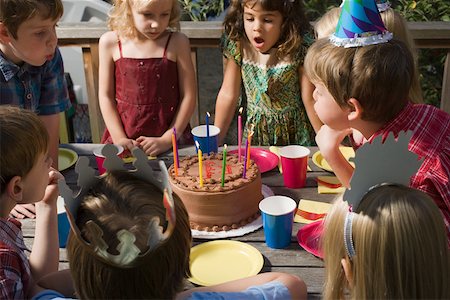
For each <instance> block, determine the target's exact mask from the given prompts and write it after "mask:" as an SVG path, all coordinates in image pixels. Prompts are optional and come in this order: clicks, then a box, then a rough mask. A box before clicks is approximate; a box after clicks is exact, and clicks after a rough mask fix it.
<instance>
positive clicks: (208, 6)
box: [178, 0, 224, 21]
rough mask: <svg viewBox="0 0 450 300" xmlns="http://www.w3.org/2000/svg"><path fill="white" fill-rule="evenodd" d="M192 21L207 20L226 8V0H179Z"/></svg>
mask: <svg viewBox="0 0 450 300" xmlns="http://www.w3.org/2000/svg"><path fill="white" fill-rule="evenodd" d="M178 2H179V3H180V5H181V9H182V10H183V11H184V12H185V13H186V14H187V15H188V16H189V17H190V19H191V20H192V21H206V20H208V17H210V16H217V15H219V14H220V13H221V12H223V10H224V0H178Z"/></svg>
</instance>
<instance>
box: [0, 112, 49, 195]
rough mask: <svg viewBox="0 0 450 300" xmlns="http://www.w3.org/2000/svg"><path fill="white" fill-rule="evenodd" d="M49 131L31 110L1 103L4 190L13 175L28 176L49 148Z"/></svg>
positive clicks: (0, 168)
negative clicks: (41, 155)
mask: <svg viewBox="0 0 450 300" xmlns="http://www.w3.org/2000/svg"><path fill="white" fill-rule="evenodd" d="M48 143H49V138H48V133H47V130H46V128H45V126H44V124H43V123H42V121H41V119H39V117H38V116H37V115H36V114H35V113H34V112H32V111H30V110H25V109H22V108H18V107H14V106H9V105H0V184H1V193H3V192H4V190H5V188H6V184H7V183H8V182H9V181H10V180H11V178H13V177H14V176H21V177H25V176H26V175H27V174H28V172H30V170H31V169H32V168H33V166H34V165H35V164H36V162H37V159H38V157H39V155H40V154H45V153H46V152H47V151H48Z"/></svg>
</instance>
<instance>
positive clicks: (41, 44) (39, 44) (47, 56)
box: [8, 14, 58, 66]
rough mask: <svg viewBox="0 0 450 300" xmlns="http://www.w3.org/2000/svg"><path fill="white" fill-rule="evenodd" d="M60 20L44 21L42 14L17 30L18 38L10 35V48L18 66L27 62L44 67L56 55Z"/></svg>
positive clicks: (24, 23) (13, 59) (27, 21)
mask: <svg viewBox="0 0 450 300" xmlns="http://www.w3.org/2000/svg"><path fill="white" fill-rule="evenodd" d="M57 21H58V20H51V19H43V18H42V16H41V14H36V15H35V16H34V17H32V18H30V19H28V20H26V21H25V22H23V23H22V24H21V25H20V26H19V28H18V30H17V38H14V37H13V36H12V35H10V40H9V41H8V42H9V46H10V47H11V51H12V53H11V54H12V56H13V57H12V61H13V62H14V63H16V64H19V63H21V62H26V63H28V64H30V65H32V66H42V65H43V64H44V63H45V62H46V61H47V60H51V59H52V58H53V55H54V54H55V49H56V45H57V43H58V39H57V37H56V31H55V27H56V23H57Z"/></svg>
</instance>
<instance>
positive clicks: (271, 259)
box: [22, 144, 336, 298]
mask: <svg viewBox="0 0 450 300" xmlns="http://www.w3.org/2000/svg"><path fill="white" fill-rule="evenodd" d="M61 147H64V148H69V149H72V150H74V151H75V152H77V154H78V155H83V156H88V157H89V159H90V162H91V166H92V167H94V166H95V167H96V163H95V157H94V156H93V154H92V150H93V149H95V148H96V147H99V145H98V144H64V145H61ZM231 149H233V147H230V150H231ZM179 151H180V152H179V153H180V157H183V156H186V155H193V154H195V152H194V148H193V147H188V148H181V149H180V150H179ZM316 151H317V148H316V147H311V155H312V154H313V153H314V152H316ZM161 159H163V160H164V161H165V162H166V164H167V165H170V164H172V156H171V154H168V155H164V156H161ZM150 164H155V168H157V167H156V164H157V162H156V160H155V161H150ZM309 166H310V168H311V169H312V171H311V172H308V175H307V183H306V187H305V188H301V189H290V188H286V187H284V185H283V177H282V175H281V174H280V173H279V172H278V168H275V169H273V170H271V171H268V172H266V173H264V174H262V182H263V184H265V185H267V186H269V187H270V188H271V189H272V191H273V192H274V193H275V195H285V196H289V197H291V198H293V199H294V200H295V201H297V203H298V201H299V200H300V199H310V200H318V201H323V202H331V201H332V200H333V199H334V198H335V197H336V195H334V194H318V193H317V183H316V180H315V179H316V178H317V176H319V175H327V174H329V173H327V172H325V171H322V170H321V169H319V168H318V167H317V166H316V165H315V164H313V163H312V161H311V159H310V160H309ZM62 174H63V175H64V177H65V178H66V181H67V183H68V185H69V186H71V188H74V187H75V186H76V180H77V174H76V173H75V171H74V168H73V167H71V168H69V169H67V170H64V171H62ZM22 224H23V226H22V229H23V235H24V239H25V244H26V245H27V246H28V247H29V248H30V249H31V245H32V243H33V238H34V225H35V221H34V220H31V219H25V220H22ZM301 226H303V224H299V223H294V226H293V230H292V238H291V244H290V246H289V247H287V248H285V249H271V248H269V247H267V246H266V244H265V242H264V241H265V240H264V232H263V229H262V228H261V229H259V230H257V231H255V232H252V233H249V234H247V235H244V236H241V237H235V238H229V239H231V240H236V241H241V242H245V243H247V244H250V245H252V246H254V247H255V248H256V249H258V250H259V251H260V252H261V253H262V255H263V257H264V266H263V269H262V271H261V272H269V271H277V272H285V273H290V274H295V275H298V276H300V277H301V278H303V280H304V281H305V282H306V285H307V286H308V296H309V297H310V298H319V297H320V295H321V293H322V288H323V282H324V276H325V274H324V265H323V261H322V260H320V259H318V258H316V257H315V256H313V255H312V254H309V253H308V252H306V251H305V250H304V249H303V248H302V247H300V246H299V244H298V242H297V231H298V229H299V228H300V227H301ZM205 241H207V240H201V239H194V241H193V244H194V245H196V244H199V243H202V242H205ZM68 267H69V264H68V261H67V256H66V249H60V269H67V268H68ZM186 287H187V288H191V287H193V285H192V284H191V283H190V282H188V283H187V284H186Z"/></svg>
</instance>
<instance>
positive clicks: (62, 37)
mask: <svg viewBox="0 0 450 300" xmlns="http://www.w3.org/2000/svg"><path fill="white" fill-rule="evenodd" d="M408 26H409V28H410V30H411V33H412V36H413V38H414V41H415V43H416V47H417V48H428V49H436V48H442V49H447V58H446V61H445V65H444V77H443V83H442V98H441V108H442V109H443V110H444V111H446V112H448V113H450V22H409V23H408ZM107 30H108V29H107V27H106V24H105V23H90V22H83V23H60V24H59V27H58V28H57V35H58V39H59V45H60V46H62V47H63V46H79V47H81V48H82V52H83V59H84V69H85V74H86V86H87V89H88V91H87V94H88V104H89V117H90V125H91V131H92V142H93V143H99V142H100V138H101V135H102V133H103V130H104V126H105V125H104V123H103V119H102V116H101V113H100V108H99V105H98V39H99V38H100V36H101V35H102V34H103V33H104V32H106V31H107ZM181 31H182V32H183V33H184V34H186V35H187V37H188V38H189V40H190V42H191V48H192V59H193V62H194V66H195V67H196V68H197V49H198V48H203V47H206V48H215V47H218V46H219V39H220V36H221V34H222V24H221V23H220V22H181ZM199 100H200V101H201V99H197V105H196V108H195V111H194V115H193V116H192V118H191V125H192V126H196V125H198V124H199Z"/></svg>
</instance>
